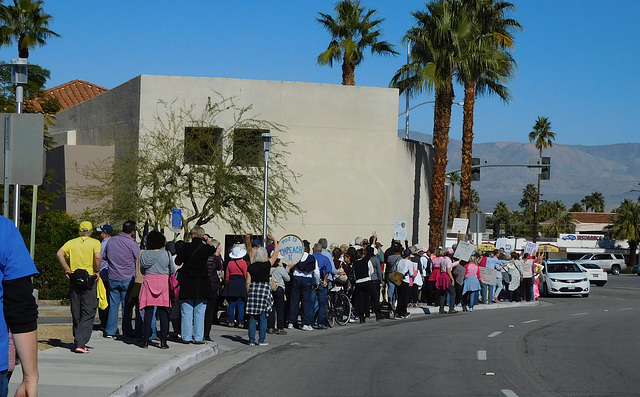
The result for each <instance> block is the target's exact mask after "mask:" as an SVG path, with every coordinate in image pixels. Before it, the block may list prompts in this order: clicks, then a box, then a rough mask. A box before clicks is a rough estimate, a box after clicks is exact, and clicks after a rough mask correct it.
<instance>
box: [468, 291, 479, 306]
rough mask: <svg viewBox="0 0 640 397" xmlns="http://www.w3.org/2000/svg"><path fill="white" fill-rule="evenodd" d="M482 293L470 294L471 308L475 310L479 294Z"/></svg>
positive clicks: (473, 292)
mask: <svg viewBox="0 0 640 397" xmlns="http://www.w3.org/2000/svg"><path fill="white" fill-rule="evenodd" d="M479 292H480V291H471V292H470V293H469V307H470V308H471V309H473V307H474V306H475V305H476V303H478V293H479Z"/></svg>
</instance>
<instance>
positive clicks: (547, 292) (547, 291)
mask: <svg viewBox="0 0 640 397" xmlns="http://www.w3.org/2000/svg"><path fill="white" fill-rule="evenodd" d="M544 296H546V297H547V298H550V297H551V292H549V288H548V287H547V283H544Z"/></svg>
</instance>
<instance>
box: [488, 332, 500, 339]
mask: <svg viewBox="0 0 640 397" xmlns="http://www.w3.org/2000/svg"><path fill="white" fill-rule="evenodd" d="M501 333H502V331H496V332H492V333H490V334H489V335H488V336H487V338H495V337H496V336H498V335H500V334H501Z"/></svg>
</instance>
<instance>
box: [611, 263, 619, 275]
mask: <svg viewBox="0 0 640 397" xmlns="http://www.w3.org/2000/svg"><path fill="white" fill-rule="evenodd" d="M611 274H613V275H615V276H617V275H618V274H620V266H619V265H613V266H611Z"/></svg>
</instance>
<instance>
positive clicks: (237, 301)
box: [227, 298, 244, 325]
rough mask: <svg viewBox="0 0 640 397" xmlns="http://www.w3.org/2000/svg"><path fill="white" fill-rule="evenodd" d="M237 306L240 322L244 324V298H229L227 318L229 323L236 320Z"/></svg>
mask: <svg viewBox="0 0 640 397" xmlns="http://www.w3.org/2000/svg"><path fill="white" fill-rule="evenodd" d="M236 308H237V309H238V324H243V325H244V298H227V319H228V320H229V324H233V323H235V322H236Z"/></svg>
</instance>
